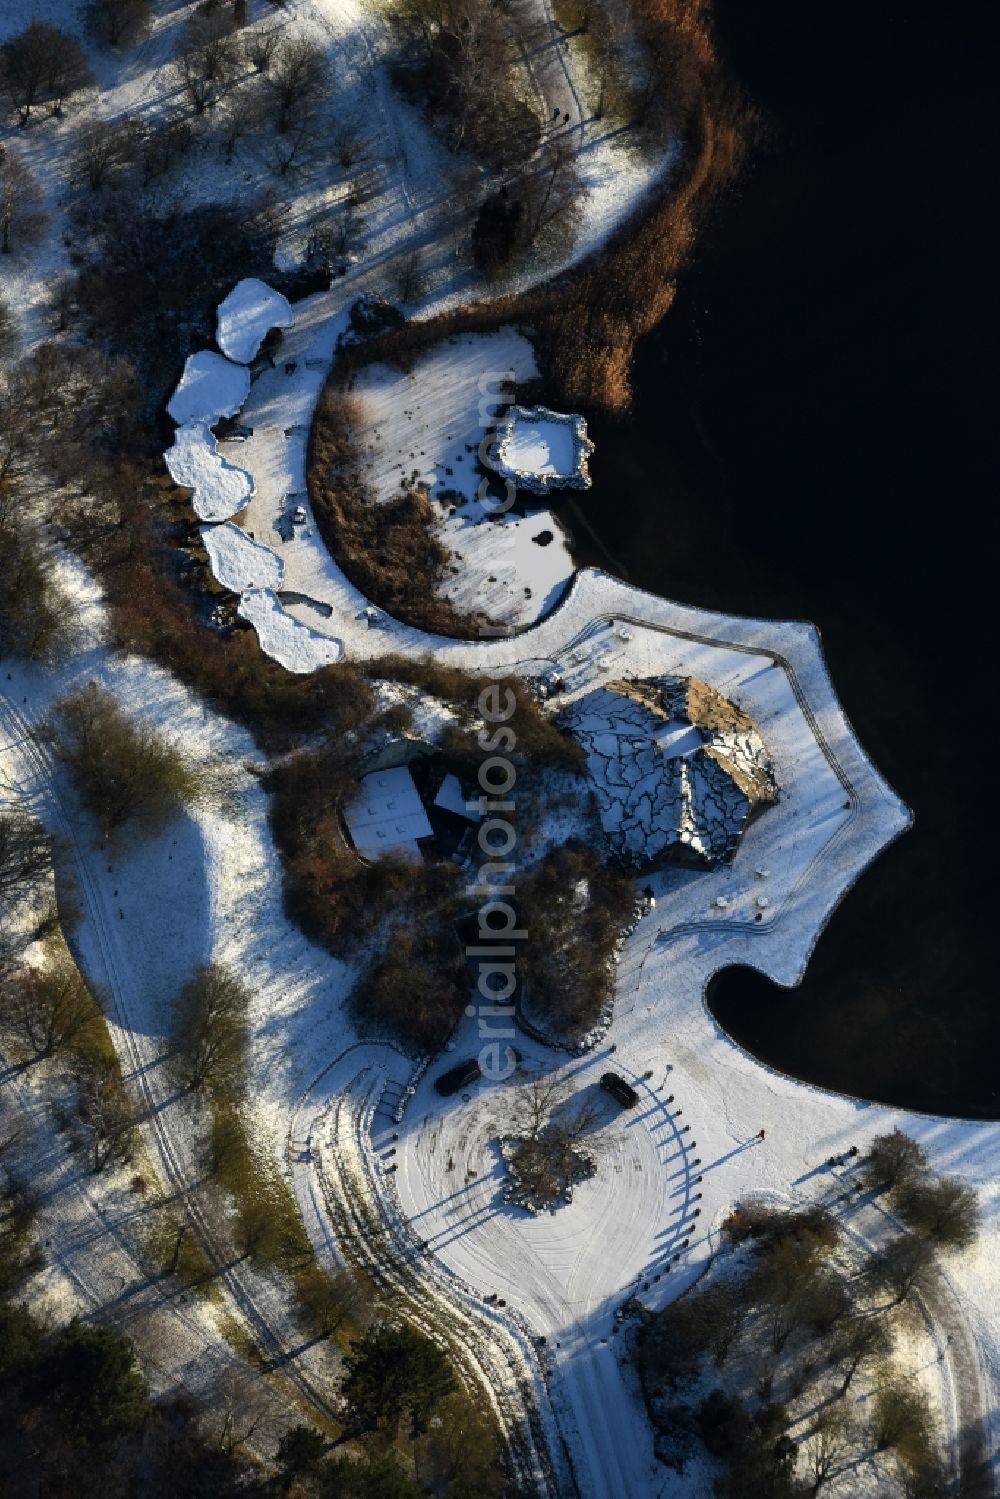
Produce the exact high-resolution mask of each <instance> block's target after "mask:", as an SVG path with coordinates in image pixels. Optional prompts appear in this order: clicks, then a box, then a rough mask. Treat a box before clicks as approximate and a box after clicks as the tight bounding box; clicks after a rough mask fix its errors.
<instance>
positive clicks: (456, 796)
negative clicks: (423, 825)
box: [434, 771, 479, 822]
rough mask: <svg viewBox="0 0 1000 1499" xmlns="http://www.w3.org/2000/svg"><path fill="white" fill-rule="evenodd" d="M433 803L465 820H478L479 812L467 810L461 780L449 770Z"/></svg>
mask: <svg viewBox="0 0 1000 1499" xmlns="http://www.w3.org/2000/svg"><path fill="white" fill-rule="evenodd" d="M434 805H435V807H440V808H441V810H442V811H443V812H454V814H455V816H456V817H464V818H465V820H466V821H467V822H478V821H479V813H478V812H475V811H472V812H470V811H469V808H468V805H467V803H466V798H465V793H464V792H463V790H462V783H461V781H460V780H459V779H458V776H455V775H452V774H451V772H450V771H449V773H448V774H447V775H446V776H445V778H444V780H443V781H442V782H441V785H440V787H439V788H438V794H437V796H436V797H435V798H434Z"/></svg>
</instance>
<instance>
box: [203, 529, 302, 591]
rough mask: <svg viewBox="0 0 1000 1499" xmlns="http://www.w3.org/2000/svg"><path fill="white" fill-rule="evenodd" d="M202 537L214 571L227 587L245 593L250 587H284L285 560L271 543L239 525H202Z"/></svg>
mask: <svg viewBox="0 0 1000 1499" xmlns="http://www.w3.org/2000/svg"><path fill="white" fill-rule="evenodd" d="M201 539H202V542H203V543H204V547H205V550H206V552H207V553H208V562H209V566H210V567H211V569H212V575H213V577H215V578H216V579H217V580H218V582H220V583H221V584H222V586H223V588H230V589H232V591H233V593H243V592H245V590H246V589H248V588H250V589H252V588H274V589H278V588H280V587H281V581H282V578H283V577H284V573H285V564H284V563H283V562H282V560H281V558H280V557H279V556H278V555H277V553H276V552H272V550H271V548H270V547H267V546H263V545H262V544H261V543H260V542H259V541H253V540H252V539H251V538H250V537H249V536H248V535H247V534H246V532H245V531H241V530H240V528H239V526H234V525H231V524H230V523H229V522H228V521H227V522H226V523H225V524H224V525H221V526H202V528H201Z"/></svg>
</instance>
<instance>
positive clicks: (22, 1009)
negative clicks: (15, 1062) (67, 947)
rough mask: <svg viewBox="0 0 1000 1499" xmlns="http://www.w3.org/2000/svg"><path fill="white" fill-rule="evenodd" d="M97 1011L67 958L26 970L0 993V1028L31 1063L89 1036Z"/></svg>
mask: <svg viewBox="0 0 1000 1499" xmlns="http://www.w3.org/2000/svg"><path fill="white" fill-rule="evenodd" d="M97 1015H98V1011H97V1008H96V1005H95V1003H94V999H93V996H92V995H91V993H90V990H89V989H88V988H87V986H86V984H85V983H84V981H83V979H82V978H81V976H80V974H79V972H78V970H77V968H76V965H75V964H74V963H72V962H71V961H70V959H69V958H68V957H66V958H64V959H63V960H62V961H60V962H57V963H54V964H51V965H50V966H49V967H47V968H31V969H25V970H24V971H23V972H22V973H21V974H20V975H19V976H18V977H17V978H16V979H14V980H13V981H12V982H10V983H8V984H5V985H4V988H3V991H2V993H0V1025H2V1026H3V1028H4V1030H6V1031H7V1033H8V1034H9V1035H12V1036H13V1037H14V1038H15V1039H16V1040H17V1041H18V1042H19V1043H20V1044H21V1045H23V1046H25V1047H27V1048H28V1050H29V1052H30V1054H31V1058H32V1060H33V1061H40V1060H41V1059H42V1058H43V1057H51V1056H54V1055H55V1053H56V1052H58V1051H60V1050H61V1049H62V1048H63V1047H64V1046H67V1045H69V1044H70V1043H71V1042H73V1041H78V1040H79V1039H80V1038H81V1037H82V1036H84V1035H86V1034H87V1033H88V1032H92V1031H93V1030H94V1028H95V1024H96V1021H97Z"/></svg>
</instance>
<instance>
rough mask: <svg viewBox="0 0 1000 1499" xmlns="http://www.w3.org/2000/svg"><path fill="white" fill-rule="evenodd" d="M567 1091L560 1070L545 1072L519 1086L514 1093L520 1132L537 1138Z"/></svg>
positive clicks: (526, 1136) (528, 1137) (532, 1138)
mask: <svg viewBox="0 0 1000 1499" xmlns="http://www.w3.org/2000/svg"><path fill="white" fill-rule="evenodd" d="M566 1091H567V1089H566V1080H565V1078H564V1077H563V1075H562V1074H561V1073H559V1072H543V1073H541V1074H540V1075H539V1076H538V1077H533V1078H532V1079H531V1081H530V1082H527V1083H525V1084H524V1086H523V1087H521V1088H518V1090H517V1092H516V1094H515V1095H514V1107H515V1110H516V1119H517V1132H518V1134H519V1135H524V1136H525V1138H526V1139H529V1140H535V1139H537V1138H538V1136H539V1135H540V1134H541V1132H542V1130H543V1129H544V1128H545V1126H546V1125H547V1124H548V1122H549V1120H550V1118H551V1117H552V1113H553V1111H554V1110H555V1108H556V1107H557V1105H558V1104H560V1103H561V1102H562V1101H563V1100H564V1099H565V1097H566Z"/></svg>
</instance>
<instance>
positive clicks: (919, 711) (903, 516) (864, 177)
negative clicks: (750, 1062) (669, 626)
mask: <svg viewBox="0 0 1000 1499" xmlns="http://www.w3.org/2000/svg"><path fill="white" fill-rule="evenodd" d="M716 11H717V15H718V23H719V33H720V39H721V42H722V47H723V52H724V54H725V56H726V58H727V62H728V66H729V69H730V71H731V73H732V74H733V75H734V76H735V77H736V78H738V79H739V80H740V81H741V82H742V84H743V85H744V87H745V88H746V90H747V91H748V93H749V94H750V96H751V97H752V99H753V100H754V101H755V103H756V104H757V106H758V108H759V110H760V112H761V115H762V118H763V122H764V127H765V129H764V136H763V138H762V140H761V141H760V143H759V145H758V146H757V147H756V148H755V150H754V152H753V155H752V158H751V162H750V164H749V166H748V168H747V170H746V171H745V173H744V174H743V177H742V179H741V181H740V183H739V184H738V186H737V187H736V188H735V189H734V190H733V191H731V192H730V193H729V194H728V195H727V197H726V198H725V200H724V201H723V202H722V203H721V204H720V205H719V207H718V208H717V210H716V212H715V213H714V215H713V217H712V220H711V222H710V223H709V225H708V226H707V228H706V231H705V233H704V234H703V236H702V239H701V241H700V244H699V248H698V253H697V255H696V258H695V263H694V265H693V266H692V268H691V269H690V270H689V271H687V272H686V273H685V275H684V276H683V278H682V281H681V286H680V291H679V295H678V299H677V303H676V305H675V307H674V309H673V310H672V311H671V313H670V314H669V315H668V317H667V318H666V320H665V321H664V322H663V324H662V325H661V326H660V328H659V329H658V330H657V332H656V333H655V334H654V335H652V337H651V338H650V339H649V340H647V342H646V343H645V345H644V346H643V347H642V349H641V351H640V355H639V360H638V365H637V370H636V382H635V385H636V400H635V410H634V416H633V419H632V420H631V421H630V422H629V423H627V424H620V425H616V424H612V423H608V422H599V421H598V422H595V423H593V426H592V435H593V436H594V437H595V439H596V441H597V455H596V457H595V460H594V463H593V473H594V477H595V481H596V482H595V488H594V490H593V491H592V492H591V495H590V496H588V497H587V499H586V500H585V501H584V505H585V507H586V510H587V512H588V514H589V518H590V520H591V523H592V524H593V527H594V529H595V532H596V534H597V536H598V537H599V540H600V543H601V544H602V546H603V547H604V548H605V549H606V552H607V553H608V554H610V555H611V556H612V557H613V558H614V559H616V563H617V565H618V566H620V568H621V569H622V570H623V571H624V572H626V573H627V575H628V576H629V577H630V578H631V579H633V581H635V582H636V583H639V584H642V585H645V586H647V587H650V588H653V589H655V590H656V591H658V592H661V593H666V594H668V595H669V596H671V597H674V598H678V599H682V600H685V601H688V602H692V603H703V604H707V605H712V606H718V607H723V608H726V609H729V610H733V611H736V612H760V613H763V614H766V615H790V616H798V617H806V618H809V619H812V620H815V621H816V623H817V624H818V625H819V626H820V628H821V630H822V632H823V638H824V644H825V648H826V651H827V655H828V658H829V662H830V666H831V670H832V673H833V678H834V682H835V683H836V686H837V689H838V691H839V693H840V696H841V699H842V701H843V703H844V705H845V707H846V708H847V711H848V712H849V714H850V715H851V718H852V719H853V721H854V724H855V726H856V728H857V730H858V732H859V735H860V737H861V739H862V742H863V743H864V745H865V747H866V748H867V749H868V751H869V753H870V754H871V755H872V756H873V758H874V759H875V761H876V763H877V764H878V766H879V767H880V769H881V770H882V771H883V773H884V774H885V775H886V776H887V777H888V779H889V780H890V781H891V783H892V784H893V786H894V787H895V788H896V789H897V790H898V791H899V792H900V793H901V794H902V795H903V796H904V797H905V798H906V800H907V801H908V802H909V804H910V805H911V806H912V807H913V808H914V810H915V812H916V817H917V822H916V828H915V830H914V831H913V832H911V833H910V834H909V835H907V836H906V837H905V838H904V839H902V840H901V841H900V842H899V843H898V844H896V845H895V847H894V848H893V849H892V850H890V851H889V852H888V853H887V854H885V855H883V857H882V858H881V859H880V860H879V861H878V862H877V864H876V865H875V866H873V868H872V869H871V870H870V871H869V872H868V873H867V874H866V875H865V876H864V878H863V879H862V881H861V882H860V883H859V885H858V886H857V887H856V889H855V890H854V891H853V892H852V894H851V895H850V896H849V897H848V898H847V900H846V901H845V902H844V904H843V905H842V907H841V908H840V910H839V911H838V913H837V915H836V916H835V917H834V919H833V921H832V923H831V924H830V926H829V927H828V929H827V931H826V933H825V934H824V936H823V937H822V939H821V941H820V945H819V947H818V949H817V953H816V955H815V957H814V959H813V962H812V964H811V966H810V969H809V972H808V974H807V975H806V978H805V981H804V983H803V984H802V986H801V987H800V988H798V989H794V990H781V989H778V988H776V987H775V986H773V985H772V984H770V983H769V982H768V981H766V980H763V979H761V978H760V977H758V976H756V975H754V974H751V973H749V972H748V971H746V970H735V969H734V970H729V971H728V972H726V973H725V974H723V975H721V976H720V977H719V978H718V979H717V980H716V982H715V984H714V986H713V990H712V993H711V995H710V1002H711V1005H712V1008H713V1011H714V1013H715V1014H716V1016H717V1018H718V1019H719V1021H720V1022H721V1023H722V1024H723V1025H724V1026H725V1027H726V1029H727V1030H729V1031H730V1032H731V1034H733V1035H734V1036H735V1037H736V1038H737V1039H738V1040H739V1041H740V1042H742V1043H743V1044H744V1045H746V1046H748V1047H749V1048H750V1049H752V1050H754V1051H755V1052H757V1053H758V1054H760V1055H761V1056H763V1057H764V1058H766V1059H767V1060H769V1061H771V1062H773V1063H774V1064H776V1065H778V1066H781V1067H784V1068H786V1069H788V1070H789V1071H792V1072H795V1073H797V1074H799V1075H801V1076H804V1077H807V1078H810V1079H812V1080H815V1081H818V1082H821V1083H824V1084H827V1085H829V1086H833V1087H838V1088H844V1089H848V1090H850V1091H853V1092H860V1093H864V1094H867V1095H870V1096H873V1097H878V1098H882V1099H885V1100H887V1101H893V1102H900V1103H906V1104H909V1105H910V1106H915V1107H922V1108H926V1109H931V1110H940V1111H944V1112H955V1113H965V1114H970V1115H995V1116H1000V1079H998V1077H997V1059H998V1057H1000V1006H998V1004H997V1001H996V997H995V991H996V988H997V985H996V979H995V966H996V965H995V960H994V947H993V932H994V927H995V926H996V925H997V924H998V917H997V908H996V866H997V862H998V859H1000V850H998V845H997V839H996V816H995V813H996V805H997V802H998V800H1000V790H998V773H1000V764H998V761H997V759H996V758H995V755H994V747H995V745H996V743H997V736H996V724H995V719H996V712H995V686H994V683H995V678H996V669H995V655H996V650H997V642H996V632H995V622H994V620H995V611H994V607H993V606H994V601H995V599H996V597H997V591H998V590H997V586H996V575H997V561H996V531H997V527H996V522H995V506H996V499H997V483H996V475H997V462H996V448H995V441H994V438H993V434H994V433H995V431H996V429H997V425H998V423H997V416H996V391H995V383H996V382H995V378H994V371H995V367H996V362H997V357H998V341H997V332H998V329H997V321H998V320H997V317H996V309H997V299H996V291H995V281H996V278H997V263H998V261H997V236H996V228H997V220H998V206H997V200H996V196H995V180H996V167H995V163H996V161H997V156H998V147H1000V139H998V137H1000V130H998V128H997V125H998V121H997V115H996V109H995V105H994V102H993V101H994V98H995V96H996V92H997V90H996V83H995V78H996V67H997V57H998V52H1000V46H998V44H1000V7H997V6H996V5H994V4H989V5H987V4H973V3H968V0H952V3H950V4H948V5H947V6H943V5H940V4H936V5H930V4H917V3H908V4H904V3H901V0H878V3H876V4H871V3H868V4H854V5H850V4H843V3H840V4H836V5H835V4H832V3H829V0H809V3H808V4H804V3H802V0H717V5H716ZM593 560H600V561H602V562H604V563H605V565H607V561H608V558H607V556H606V555H605V556H598V555H596V554H594V555H593Z"/></svg>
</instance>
